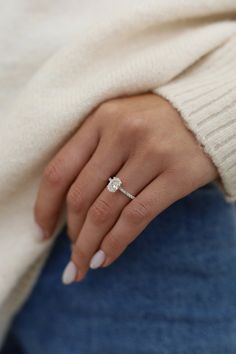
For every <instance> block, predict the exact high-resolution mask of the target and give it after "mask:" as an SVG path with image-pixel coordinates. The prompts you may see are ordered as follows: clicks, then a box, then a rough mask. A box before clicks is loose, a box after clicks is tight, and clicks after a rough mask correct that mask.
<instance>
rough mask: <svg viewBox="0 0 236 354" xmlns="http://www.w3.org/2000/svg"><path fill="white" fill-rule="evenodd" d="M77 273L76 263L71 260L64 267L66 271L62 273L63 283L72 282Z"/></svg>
mask: <svg viewBox="0 0 236 354" xmlns="http://www.w3.org/2000/svg"><path fill="white" fill-rule="evenodd" d="M76 275H77V268H76V266H75V264H74V263H73V262H72V261H70V262H69V263H68V264H67V266H66V267H65V269H64V272H63V274H62V282H63V284H65V285H67V284H71V283H73V281H74V280H75V278H76Z"/></svg>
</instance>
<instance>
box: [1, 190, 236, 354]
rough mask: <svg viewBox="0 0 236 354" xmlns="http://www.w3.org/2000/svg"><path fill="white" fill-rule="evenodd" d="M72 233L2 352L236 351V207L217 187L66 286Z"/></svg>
mask: <svg viewBox="0 0 236 354" xmlns="http://www.w3.org/2000/svg"><path fill="white" fill-rule="evenodd" d="M69 256H70V247H69V241H68V239H67V235H66V231H65V229H64V230H63V231H62V232H61V234H60V235H59V237H58V240H57V242H56V244H55V247H54V249H53V251H52V253H51V256H50V257H49V259H48V262H47V264H46V266H45V267H44V269H43V271H42V273H41V276H40V278H39V280H38V282H37V285H36V286H35V288H34V290H33V292H32V294H31V296H30V297H29V299H28V301H27V302H26V303H25V305H24V306H23V308H22V310H21V311H20V312H19V314H18V315H17V316H16V318H15V321H14V322H13V325H12V327H11V330H10V332H9V335H8V339H7V341H6V344H5V348H4V349H3V350H2V352H1V354H20V353H22V354H200V353H201V354H235V353H236V204H235V203H233V204H228V203H226V202H225V201H224V200H223V196H222V195H221V193H220V192H219V190H218V189H217V187H216V186H215V185H214V184H213V183H210V184H208V185H206V186H204V187H201V188H199V189H198V190H196V191H194V192H193V193H191V194H190V195H188V196H186V197H184V198H183V199H181V200H179V201H177V202H176V203H174V204H173V205H171V206H170V207H169V208H168V209H166V210H165V211H164V212H162V213H161V214H160V215H158V216H157V217H156V218H155V219H154V220H153V221H152V222H151V223H150V224H149V225H148V226H147V227H146V229H145V230H144V231H143V232H142V233H141V235H140V236H139V237H138V238H137V239H136V240H135V241H134V242H133V243H132V244H130V246H129V247H128V248H127V249H126V251H125V252H124V253H123V255H122V256H121V257H120V258H119V259H118V260H116V261H115V262H114V263H113V264H112V265H111V266H109V267H107V268H103V269H102V268H100V269H97V270H90V271H89V272H88V273H87V276H86V278H85V279H84V280H83V281H81V282H79V283H76V284H73V285H69V286H64V285H62V283H61V273H62V271H63V268H64V266H65V265H66V263H67V261H68V259H69Z"/></svg>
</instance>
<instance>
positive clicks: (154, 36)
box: [0, 0, 236, 338]
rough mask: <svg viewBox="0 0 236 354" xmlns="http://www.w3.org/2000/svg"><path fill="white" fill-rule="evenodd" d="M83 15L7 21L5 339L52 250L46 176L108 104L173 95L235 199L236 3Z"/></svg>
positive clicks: (116, 6)
mask: <svg viewBox="0 0 236 354" xmlns="http://www.w3.org/2000/svg"><path fill="white" fill-rule="evenodd" d="M82 4H84V2H83V1H81V2H80V1H78V0H70V1H67V2H63V1H60V2H57V1H51V2H49V1H46V0H45V1H40V2H38V1H36V0H9V1H8V2H7V3H6V4H5V6H4V8H3V9H2V11H1V13H0V17H1V18H0V23H1V26H2V27H1V37H2V40H1V41H0V46H1V47H0V51H1V56H0V64H1V65H0V87H1V89H0V99H1V107H0V113H1V119H0V131H1V139H0V159H1V161H2V167H1V169H0V250H1V251H0V252H1V256H0V309H1V308H2V310H0V313H4V315H3V316H2V317H1V318H0V321H1V324H0V329H1V335H2V338H3V336H4V333H5V330H6V328H7V325H8V324H9V322H10V320H11V318H12V316H13V314H14V313H15V312H16V311H17V310H18V309H19V307H20V306H21V304H22V302H23V301H24V300H25V299H26V296H27V295H28V294H29V292H30V289H31V287H32V285H33V282H35V281H36V279H37V275H38V274H39V271H40V267H41V266H42V263H43V260H45V259H46V256H45V255H47V253H48V252H49V249H50V246H51V245H52V243H53V241H51V242H49V243H46V244H39V243H37V242H36V241H35V238H34V236H35V234H36V233H37V232H38V229H37V226H36V224H35V222H34V218H33V206H34V201H35V198H36V193H37V190H38V187H39V182H40V178H41V175H42V172H43V169H44V167H45V166H46V164H47V163H48V162H49V161H50V159H51V158H52V157H53V156H54V154H55V153H56V151H58V149H59V148H60V147H61V146H62V145H63V144H64V143H65V141H66V140H67V139H68V138H69V137H70V136H71V135H72V134H73V133H74V132H75V131H76V130H77V129H78V128H79V126H80V124H81V123H82V121H83V120H84V119H86V117H87V116H88V114H89V113H90V112H91V111H92V110H93V109H94V108H95V107H96V106H97V105H98V104H100V103H101V102H103V101H105V100H108V99H111V98H115V97H118V96H124V95H133V94H137V93H142V92H147V91H153V92H159V93H160V94H162V95H164V96H166V97H167V98H168V99H169V100H170V101H171V102H173V104H174V105H175V106H176V107H177V108H178V109H179V110H180V111H181V113H182V115H183V119H184V120H183V121H184V122H185V123H187V124H188V126H189V127H190V128H191V129H192V130H193V131H194V133H195V134H196V137H197V138H198V139H199V141H201V142H202V143H203V144H204V146H205V149H206V152H208V153H209V154H210V156H211V158H212V160H213V161H214V162H215V164H216V165H217V168H218V169H219V172H220V174H221V177H222V186H224V190H225V192H224V193H225V195H226V193H227V197H228V198H229V199H230V200H235V199H236V191H235V178H234V175H235V173H234V172H235V163H236V155H235V134H236V125H235V123H234V122H233V119H235V104H234V100H235V89H234V86H235V45H234V43H235V41H234V40H233V37H234V36H235V34H236V21H235V15H236V2H235V0H221V1H215V0H214V1H213V0H198V1H193V0H188V1H187V0H186V1H184V0H182V1H180V0H166V1H162V0H145V1H141V0H137V1H136V2H135V7H134V3H133V1H131V0H126V1H124V0H120V1H117V2H112V4H111V2H109V1H108V0H106V1H105V0H104V1H102V0H101V2H99V4H97V5H96V4H94V3H92V6H91V3H90V2H89V1H88V4H90V5H88V13H90V12H91V14H92V15H91V16H90V17H88V16H87V17H86V16H85V17H84V16H83V12H82V11H81V9H82V7H83V6H85V5H83V6H82ZM96 6H97V7H98V8H96ZM80 19H81V20H80ZM233 58H234V59H233ZM156 90H157V91H156ZM203 94H204V95H203ZM111 119H112V117H111ZM78 153H79V152H78ZM3 162H4V163H3ZM222 192H223V191H222ZM64 223H65V213H64V212H62V214H61V217H60V218H59V221H58V227H57V229H56V231H55V234H56V233H57V232H58V230H59V229H60V228H61V227H62V225H63V224H64ZM6 304H7V305H6ZM4 305H5V307H4Z"/></svg>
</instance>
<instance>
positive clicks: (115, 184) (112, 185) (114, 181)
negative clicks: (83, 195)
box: [107, 177, 135, 199]
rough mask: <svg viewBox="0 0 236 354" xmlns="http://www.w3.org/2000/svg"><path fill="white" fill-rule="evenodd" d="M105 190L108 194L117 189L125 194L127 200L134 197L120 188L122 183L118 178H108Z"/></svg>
mask: <svg viewBox="0 0 236 354" xmlns="http://www.w3.org/2000/svg"><path fill="white" fill-rule="evenodd" d="M107 189H108V190H109V192H112V193H114V192H116V191H117V190H118V189H119V190H120V191H121V192H122V193H123V194H125V195H126V196H127V197H128V198H130V199H134V198H135V196H133V195H132V194H130V193H129V192H127V191H126V190H125V189H124V188H123V187H122V182H121V180H120V178H118V177H110V178H109V183H108V185H107Z"/></svg>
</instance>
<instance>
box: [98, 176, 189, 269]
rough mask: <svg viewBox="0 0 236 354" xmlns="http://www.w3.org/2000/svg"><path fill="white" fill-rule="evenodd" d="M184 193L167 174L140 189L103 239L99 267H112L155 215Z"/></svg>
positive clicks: (172, 177)
mask: <svg viewBox="0 0 236 354" xmlns="http://www.w3.org/2000/svg"><path fill="white" fill-rule="evenodd" d="M183 190H184V189H183V187H182V184H181V183H180V184H179V186H178V185H177V183H176V177H175V175H174V174H173V173H172V172H170V171H168V170H166V171H165V172H163V173H162V174H160V175H159V176H158V177H157V178H156V179H155V180H153V181H152V182H151V183H150V184H149V185H148V186H147V187H146V188H145V189H143V190H142V191H141V192H140V193H139V194H138V196H137V197H136V198H135V199H133V200H132V201H131V202H130V203H129V204H127V206H126V207H125V208H124V209H123V211H122V213H121V214H120V217H119V219H118V220H117V222H116V224H115V225H114V227H113V228H112V229H111V230H110V231H109V233H108V234H107V235H106V236H105V237H104V239H103V241H102V243H101V245H100V252H99V251H98V252H99V253H98V252H97V253H98V254H103V255H104V257H103V259H104V258H105V260H104V261H103V263H102V265H101V266H102V267H107V266H109V265H110V264H111V263H113V262H114V261H115V260H116V259H117V258H118V257H119V256H120V255H121V254H122V253H123V252H124V250H125V249H126V248H127V246H128V245H129V244H130V243H131V242H132V241H134V240H135V239H136V237H137V236H139V234H140V233H141V232H142V231H143V230H144V229H145V227H146V226H147V225H148V224H149V223H150V222H151V221H152V220H153V219H154V218H155V217H156V216H157V215H158V214H160V213H161V212H162V211H163V210H164V209H166V208H167V207H168V206H169V205H171V204H172V203H174V202H175V201H176V200H178V199H180V198H181V197H183V196H184V193H183ZM101 251H102V252H101ZM97 253H96V254H97ZM96 254H95V255H96ZM95 255H94V258H95V259H96V257H95Z"/></svg>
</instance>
